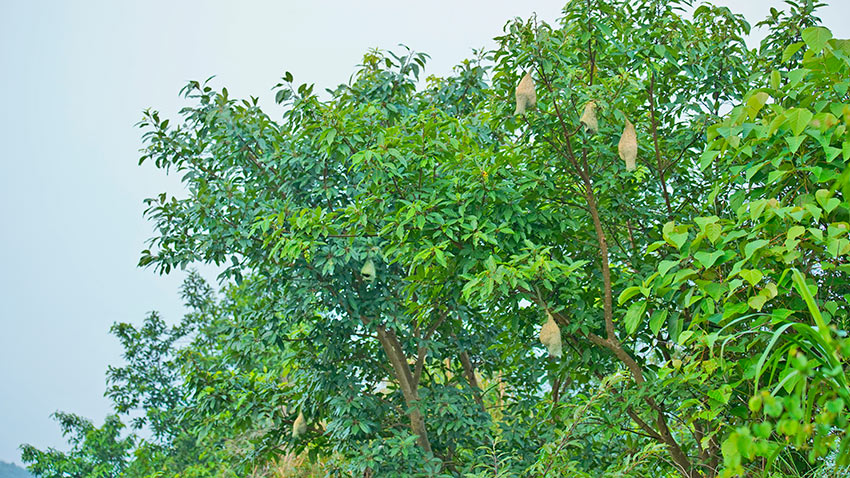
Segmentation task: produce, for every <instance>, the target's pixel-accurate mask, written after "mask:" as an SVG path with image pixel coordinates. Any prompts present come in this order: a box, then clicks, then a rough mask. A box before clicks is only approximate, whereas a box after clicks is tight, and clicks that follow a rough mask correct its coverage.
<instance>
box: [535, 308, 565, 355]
mask: <svg viewBox="0 0 850 478" xmlns="http://www.w3.org/2000/svg"><path fill="white" fill-rule="evenodd" d="M540 342H541V343H542V344H543V345H545V346H546V348H547V349H548V350H549V356H550V357H560V356H561V329H560V328H558V324H556V323H555V319H554V318H553V317H552V314H550V313H549V312H548V311H547V312H546V323H545V324H543V327H540Z"/></svg>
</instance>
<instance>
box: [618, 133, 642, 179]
mask: <svg viewBox="0 0 850 478" xmlns="http://www.w3.org/2000/svg"><path fill="white" fill-rule="evenodd" d="M617 151H618V152H619V153H620V159H622V160H623V161H625V162H626V170H627V171H634V170H635V161H636V160H637V154H638V143H637V133H636V132H635V125H633V124H632V122H631V121H629V120H626V127H625V128H623V135H622V136H620V143H619V144H618V145H617Z"/></svg>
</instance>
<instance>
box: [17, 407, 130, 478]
mask: <svg viewBox="0 0 850 478" xmlns="http://www.w3.org/2000/svg"><path fill="white" fill-rule="evenodd" d="M53 418H54V419H55V420H56V421H57V422H58V423H59V426H60V427H61V428H62V435H63V436H65V437H67V439H68V442H69V443H70V445H71V450H70V451H69V452H67V453H65V452H61V451H59V450H55V449H53V448H48V449H47V450H46V451H41V450H38V449H36V448H34V447H32V446H30V445H23V446H21V451H22V453H21V459H22V460H23V462H24V463H27V464H28V465H27V468H28V469H29V471H30V472H31V473H32V474H33V475H35V476H36V477H43V478H58V477H63V478H64V477H69V478H111V477H117V476H121V474H122V473H123V471H124V470H125V469H126V467H127V463H128V457H127V452H128V451H129V450H130V449H132V448H133V445H134V438H133V437H132V436H130V437H126V438H121V437H120V434H121V430H122V429H123V428H124V424H123V423H121V420H119V419H118V417H117V416H115V415H109V416H107V417H106V419H105V421H104V423H103V426H102V427H100V428H97V427H95V426H94V425H93V424H92V423H91V422H90V421H88V420H86V419H85V418H82V417H80V416H78V415H74V414H72V413H63V412H56V413H54V414H53Z"/></svg>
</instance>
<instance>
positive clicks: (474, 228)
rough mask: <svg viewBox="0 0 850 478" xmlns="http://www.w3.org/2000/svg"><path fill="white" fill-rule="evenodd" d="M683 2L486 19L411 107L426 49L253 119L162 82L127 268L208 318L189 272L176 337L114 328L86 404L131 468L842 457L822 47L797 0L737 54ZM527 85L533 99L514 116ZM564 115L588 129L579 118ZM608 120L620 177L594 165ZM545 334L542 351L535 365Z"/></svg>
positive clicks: (592, 5)
mask: <svg viewBox="0 0 850 478" xmlns="http://www.w3.org/2000/svg"><path fill="white" fill-rule="evenodd" d="M686 4H687V2H684V1H660V0H642V1H635V2H627V1H617V0H581V1H580V0H573V1H570V2H568V3H567V5H566V6H565V8H564V17H563V18H562V19H561V20H560V22H559V25H557V26H550V25H547V24H545V23H541V22H538V21H537V20H536V19H535V18H532V19H529V20H520V19H515V20H512V21H510V22H508V23H507V24H506V25H505V28H504V35H502V36H500V37H498V38H497V39H496V40H497V42H498V47H497V48H496V49H495V50H494V51H491V52H483V53H480V54H478V56H477V57H476V58H474V59H470V60H467V61H465V62H463V63H462V64H461V65H459V66H458V67H457V69H456V70H455V74H454V75H453V76H451V77H449V78H435V77H429V78H427V79H426V81H425V84H424V85H421V86H422V87H421V88H419V87H418V86H420V83H419V77H420V75H421V73H422V71H423V69H424V66H425V61H426V59H427V55H425V54H422V53H416V52H412V51H409V50H407V51H405V52H403V53H401V54H396V53H392V52H381V51H371V52H369V53H368V54H367V55H366V56H365V57H364V60H363V63H362V65H360V68H359V69H358V71H357V72H356V73H355V75H354V76H353V77H352V81H351V82H350V83H349V84H346V85H340V86H338V87H337V88H335V89H332V90H329V91H328V96H327V99H321V98H320V97H319V96H318V95H317V94H314V93H313V86H312V85H300V86H296V84H295V83H293V77H292V75H291V74H290V73H286V74H285V75H284V77H283V79H282V82H281V83H279V84H278V85H277V86H276V87H275V88H276V90H277V94H276V99H277V101H278V102H279V103H282V104H284V105H285V107H286V109H285V112H284V113H283V116H282V118H280V119H278V120H274V119H272V118H270V117H269V116H268V115H266V114H265V113H264V112H263V111H262V109H261V108H260V106H259V100H258V99H256V98H250V99H248V100H236V99H232V98H230V97H229V95H228V92H227V89H226V88H222V89H221V90H215V89H213V87H212V86H210V83H209V80H208V81H207V82H204V83H201V82H194V81H193V82H190V83H189V84H188V85H187V86H186V87H185V88H184V89H183V90H182V94H183V95H184V96H185V97H186V98H187V100H189V101H190V102H191V105H190V106H187V107H186V108H184V109H183V110H182V111H181V119H180V120H178V121H171V120H169V119H163V118H161V117H160V115H159V113H157V112H156V111H154V110H148V111H146V112H145V116H144V119H143V121H142V122H141V123H140V126H141V127H142V128H143V129H144V133H143V138H144V140H145V150H144V152H143V156H142V158H141V161H140V162H147V161H150V162H153V163H154V164H155V165H156V166H157V167H159V168H161V169H163V170H165V171H167V172H175V173H179V174H181V175H182V176H181V177H182V179H183V182H184V184H185V186H186V188H187V194H186V195H185V196H184V197H182V198H177V197H169V196H168V195H166V194H160V195H159V196H157V197H154V198H151V199H149V200H148V201H147V203H148V206H149V207H148V209H147V215H148V217H149V218H150V219H151V220H152V221H153V222H154V224H155V226H156V235H155V237H154V238H153V239H152V240H151V247H150V248H149V249H148V250H145V251H143V253H142V258H141V260H140V264H141V265H147V266H152V267H154V268H155V269H156V270H158V271H160V272H162V273H168V272H170V271H171V270H173V269H175V268H183V267H187V266H189V265H191V264H193V263H195V262H206V263H214V264H218V265H225V266H226V267H225V270H224V272H223V274H222V276H221V279H222V281H223V282H224V283H225V287H224V291H223V292H224V295H223V297H222V298H221V299H220V300H219V299H216V298H215V297H214V296H213V295H212V292H211V290H210V289H209V288H208V287H207V286H206V285H205V284H203V283H201V282H200V281H194V282H193V281H191V280H190V281H189V283H188V285H187V289H184V290H191V291H194V292H192V293H189V294H187V297H188V299H187V304H189V305H190V307H191V309H192V311H193V312H192V313H191V314H190V315H189V316H188V317H187V320H186V321H184V322H183V323H182V324H181V325H180V326H178V327H175V328H173V329H169V328H167V327H165V325H164V323H162V322H161V321H160V320H159V319H158V318H157V317H156V316H151V317H150V318H149V320H148V321H147V322H146V324H145V325H144V326H143V327H141V328H139V329H137V328H135V327H132V326H126V325H122V326H117V327H116V328H115V329H114V331H115V332H116V333H117V334H118V335H119V337H121V338H122V340H123V342H124V345H125V348H126V349H127V351H128V355H127V359H128V362H129V365H128V366H127V367H125V368H113V369H111V371H110V377H111V381H112V388H111V389H110V391H109V393H110V396H112V397H113V399H114V400H115V401H116V405H117V406H118V407H119V408H120V409H121V410H122V411H123V412H126V411H129V410H130V409H131V408H133V407H136V406H141V407H142V408H143V409H144V410H145V414H144V416H143V419H142V420H143V422H144V423H145V424H148V425H149V426H151V427H152V428H153V430H155V431H157V430H159V431H157V432H156V433H157V435H156V437H157V440H158V442H157V443H156V444H157V445H158V446H160V447H162V448H153V447H142V448H140V450H141V453H139V452H137V456H138V457H139V458H137V460H136V461H135V462H134V464H136V463H143V464H144V463H145V460H147V461H148V462H149V463H148V464H144V467H143V468H140V470H151V469H158V468H157V467H159V469H160V470H162V469H167V470H168V471H167V472H166V474H179V473H181V471H180V470H187V469H190V468H191V467H194V468H191V469H192V470H195V471H196V473H195V474H196V475H197V476H204V474H213V471H211V470H216V471H215V472H217V473H220V472H223V471H222V470H226V472H227V473H233V472H234V469H235V468H234V466H236V464H237V462H238V461H239V460H242V463H243V464H244V465H245V466H243V468H244V470H243V473H242V474H245V473H246V472H247V471H250V472H254V473H260V471H261V466H263V465H265V464H267V463H273V462H274V461H275V460H276V459H278V458H279V457H280V456H281V455H283V454H288V453H292V454H297V453H301V452H302V451H306V453H305V454H304V455H306V457H307V458H308V459H310V460H320V461H321V462H322V466H323V467H324V468H325V469H326V472H327V474H329V475H331V476H357V477H361V476H362V477H370V476H381V477H385V476H389V477H411V476H417V477H421V476H434V477H437V476H439V477H445V476H465V477H473V476H474V477H483V476H519V475H521V474H523V475H524V474H530V475H532V476H544V477H554V476H565V475H566V476H683V477H686V478H696V477H714V476H718V475H723V476H734V475H736V474H737V475H743V474H763V475H768V474H771V473H778V474H780V475H783V476H785V475H792V474H799V475H804V474H811V473H816V472H817V473H823V472H826V471H827V470H828V469H829V467H831V466H833V465H835V466H844V465H845V464H846V463H845V462H846V461H847V457H848V456H850V454H848V452H847V446H848V445H847V444H848V443H850V442H848V441H847V440H846V439H845V438H844V437H845V434H846V429H847V427H848V421H847V411H846V404H847V403H848V402H847V400H850V394H848V393H850V389H848V386H847V374H846V371H845V369H844V365H845V363H846V358H845V357H846V356H847V352H848V351H850V343H849V342H847V339H846V332H845V331H846V327H847V319H846V317H847V310H846V299H847V293H848V291H847V290H846V289H847V285H846V284H847V253H848V252H850V242H848V241H850V239H848V238H847V237H846V236H847V231H848V229H850V225H848V223H847V222H846V221H847V217H850V204H848V200H847V197H848V194H850V186H848V185H847V183H848V178H850V169H848V167H847V161H848V160H850V152H848V151H850V147H848V146H847V145H849V144H850V139H848V137H847V131H846V130H847V127H848V124H850V106H848V104H850V98H848V97H847V90H848V82H847V80H846V78H847V77H848V75H847V74H848V68H850V49H848V43H847V42H846V41H840V40H835V39H832V38H831V33H830V32H829V31H828V30H826V29H824V28H821V27H818V26H816V25H817V24H818V20H817V18H816V17H814V16H813V12H814V10H815V7H816V5H814V4H813V3H812V2H807V3H805V4H803V5H796V4H792V8H791V10H790V13H788V14H785V13H780V12H772V13H771V17H770V18H769V19H768V20H766V21H765V22H763V24H764V25H765V26H768V27H769V28H770V29H771V31H770V33H769V35H768V37H767V38H766V40H765V41H764V42H763V44H762V45H761V48H760V49H759V50H758V51H749V50H747V49H746V47H745V45H744V42H743V40H742V35H744V34H745V33H747V32H748V31H749V25H748V23H747V22H746V21H745V20H744V19H743V18H742V17H740V16H737V15H734V14H732V13H731V12H730V11H729V10H728V9H726V8H719V7H714V6H711V5H702V6H700V7H698V8H697V9H696V10H695V11H694V13H693V17H692V18H685V17H684V16H682V14H681V12H682V8H683V7H684V6H685V5H686ZM780 50H781V52H780ZM718 52H722V53H723V54H718ZM526 73H530V74H531V76H532V78H533V79H534V81H535V82H536V98H537V107H536V109H529V110H527V111H525V113H524V114H521V115H515V114H514V111H515V110H514V104H513V99H514V89H515V88H516V85H517V84H518V82H519V80H520V78H521V77H523V76H524V75H525V74H526ZM591 102H592V103H593V104H594V105H595V106H596V109H595V112H596V114H597V122H598V130H597V129H596V128H586V127H585V126H584V125H583V124H582V123H581V121H580V118H581V117H582V115H583V112H584V111H585V105H587V104H589V103H591ZM730 110H731V111H730ZM724 112H728V113H726V114H724ZM587 123H588V122H587V121H585V124H587ZM628 124H633V125H634V126H635V129H636V133H637V143H638V144H637V151H638V157H637V167H636V168H634V170H632V168H631V165H629V166H628V167H627V165H626V164H624V163H623V161H622V160H621V159H620V157H619V156H618V142H619V141H620V138H621V135H623V132H624V129H625V128H626V125H628ZM626 140H628V137H626ZM549 316H551V317H552V318H553V319H554V321H555V322H556V324H557V326H558V332H559V334H560V339H561V341H562V345H563V353H562V355H561V357H551V358H550V357H547V355H548V354H547V353H546V352H545V351H544V348H543V347H541V345H540V344H539V342H538V333H539V331H540V326H541V324H543V322H544V321H545V320H546V318H547V317H549ZM183 338H187V339H190V340H189V344H188V345H187V346H185V347H175V344H176V343H177V342H178V339H183ZM156 383H158V384H161V385H162V386H161V387H157V386H154V387H152V388H151V387H150V385H152V384H156ZM302 416H303V417H304V419H305V420H306V422H307V429H306V432H305V433H303V434H301V433H292V426H293V424H294V422H295V420H296V417H302ZM143 422H142V421H139V422H137V424H141V423H143ZM299 423H300V418H299ZM178 437H197V439H198V440H199V441H198V442H197V443H199V444H202V445H203V446H204V447H205V448H206V449H209V450H211V453H212V456H213V458H210V457H209V456H207V457H206V458H204V459H206V460H207V461H204V459H200V460H196V459H194V458H187V459H186V460H183V461H181V460H178V459H177V457H186V456H188V455H187V454H181V452H179V450H181V449H182V450H192V447H186V448H179V447H178V446H177V445H178V444H179V443H181V442H180V441H179V440H178ZM234 443H238V446H235V445H233V444H234ZM160 450H162V451H160ZM187 453H188V452H187ZM290 456H291V455H290ZM142 458H144V460H142ZM202 458H203V457H202ZM169 460H170V461H169ZM215 460H221V462H220V463H224V464H225V465H222V467H221V468H220V469H219V468H216V467H215ZM163 463H166V464H167V466H166V467H165V468H162V466H163V465H162V464H163ZM139 466H142V465H139ZM205 466H208V467H207V468H205ZM128 475H130V473H129V472H128ZM139 476H144V473H140V474H139Z"/></svg>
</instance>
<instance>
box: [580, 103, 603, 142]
mask: <svg viewBox="0 0 850 478" xmlns="http://www.w3.org/2000/svg"><path fill="white" fill-rule="evenodd" d="M598 108H599V107H598V105H597V104H596V102H595V101H593V100H591V101H588V102H587V104H585V105H584V113H582V114H581V119H580V120H579V121H581V124H583V125H584V127H585V128H587V130H588V131H590V132H591V133H593V134H596V133H598V132H599V120H597V118H596V110H597V109H598Z"/></svg>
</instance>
